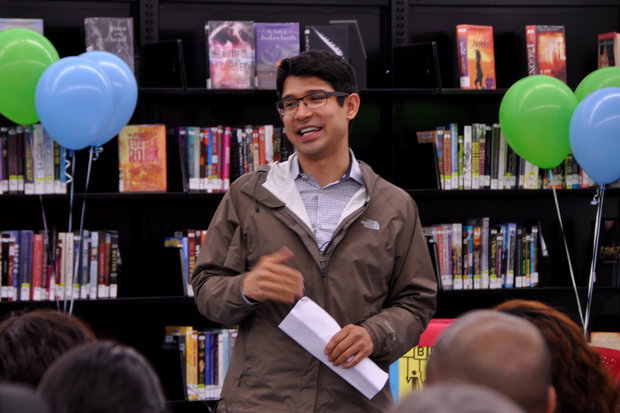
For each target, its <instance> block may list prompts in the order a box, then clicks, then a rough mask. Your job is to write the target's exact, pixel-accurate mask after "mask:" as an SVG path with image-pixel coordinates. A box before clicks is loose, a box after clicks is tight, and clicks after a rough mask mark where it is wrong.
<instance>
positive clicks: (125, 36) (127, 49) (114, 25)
mask: <svg viewBox="0 0 620 413" xmlns="http://www.w3.org/2000/svg"><path fill="white" fill-rule="evenodd" d="M84 28H85V30H86V51H87V52H92V51H93V50H103V51H106V52H110V53H112V54H114V55H116V56H118V57H120V58H121V59H123V61H124V62H125V63H127V65H128V66H129V67H130V68H131V71H132V72H134V73H135V69H134V47H133V40H134V36H133V18H131V17H87V18H85V19H84Z"/></svg>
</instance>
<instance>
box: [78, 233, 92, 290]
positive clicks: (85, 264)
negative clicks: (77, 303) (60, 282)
mask: <svg viewBox="0 0 620 413" xmlns="http://www.w3.org/2000/svg"><path fill="white" fill-rule="evenodd" d="M80 260H81V261H80V274H81V277H80V295H79V297H80V298H81V299H83V300H84V299H87V298H88V292H89V289H90V282H89V275H90V231H89V230H87V229H85V230H83V231H82V244H81V258H80Z"/></svg>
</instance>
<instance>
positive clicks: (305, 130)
mask: <svg viewBox="0 0 620 413" xmlns="http://www.w3.org/2000/svg"><path fill="white" fill-rule="evenodd" d="M317 130H319V128H315V127H312V128H303V129H301V130H300V131H299V133H300V134H302V135H305V134H306V133H310V132H314V131H317Z"/></svg>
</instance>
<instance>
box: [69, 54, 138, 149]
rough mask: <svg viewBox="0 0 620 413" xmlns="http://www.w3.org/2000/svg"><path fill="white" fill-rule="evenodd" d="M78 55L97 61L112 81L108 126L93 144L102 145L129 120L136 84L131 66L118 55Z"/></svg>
mask: <svg viewBox="0 0 620 413" xmlns="http://www.w3.org/2000/svg"><path fill="white" fill-rule="evenodd" d="M80 57H83V58H85V59H88V60H91V61H93V62H95V63H97V64H98V65H99V66H101V68H102V69H103V71H104V72H105V73H106V74H107V75H108V77H109V78H110V81H111V82H112V91H113V95H114V109H113V111H112V119H111V120H110V123H109V124H108V127H107V128H106V129H105V130H104V131H103V132H102V134H101V135H100V136H99V137H98V138H97V139H96V140H95V142H94V143H93V146H99V145H103V144H104V143H106V142H107V141H109V140H110V139H112V138H113V137H114V136H116V134H117V133H118V131H120V130H121V128H122V127H123V126H125V125H126V124H127V122H129V119H131V116H132V115H133V112H134V110H135V108H136V103H137V102H138V84H137V82H136V77H135V76H134V74H133V72H132V71H131V68H130V67H129V65H127V63H125V61H123V59H121V58H120V57H118V56H116V55H114V54H112V53H109V52H104V51H93V52H86V53H82V54H81V55H80Z"/></svg>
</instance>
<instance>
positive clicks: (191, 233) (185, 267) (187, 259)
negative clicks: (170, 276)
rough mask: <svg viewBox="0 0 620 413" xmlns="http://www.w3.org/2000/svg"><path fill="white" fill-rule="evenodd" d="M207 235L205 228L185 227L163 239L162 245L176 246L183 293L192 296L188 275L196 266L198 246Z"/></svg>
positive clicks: (198, 252) (167, 246)
mask: <svg viewBox="0 0 620 413" xmlns="http://www.w3.org/2000/svg"><path fill="white" fill-rule="evenodd" d="M206 236H207V230H206V229H186V230H181V231H175V232H174V235H173V236H171V237H166V238H165V239H164V247H166V248H178V249H179V259H180V263H181V278H182V281H183V285H184V291H183V293H184V295H186V296H188V297H193V296H194V291H193V289H192V284H191V280H190V277H191V275H192V273H193V272H194V267H195V266H196V259H197V258H198V255H199V254H200V247H201V246H202V244H203V243H204V241H205V237H206Z"/></svg>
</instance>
